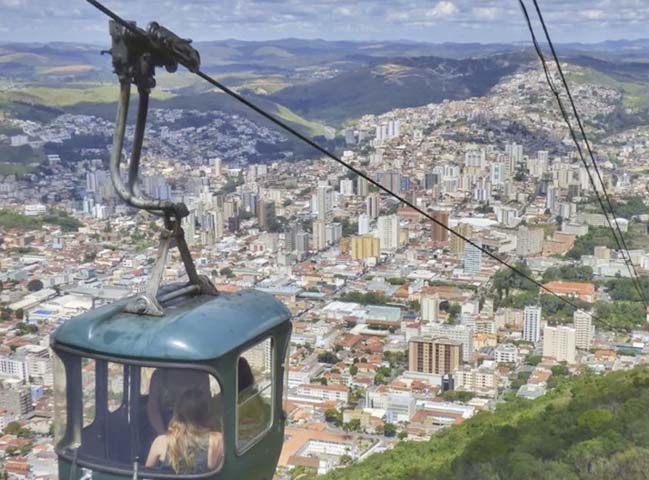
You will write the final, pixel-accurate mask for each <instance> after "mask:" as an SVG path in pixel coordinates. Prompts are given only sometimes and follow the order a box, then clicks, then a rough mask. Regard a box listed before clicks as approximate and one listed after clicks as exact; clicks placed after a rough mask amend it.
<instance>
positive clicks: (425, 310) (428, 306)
mask: <svg viewBox="0 0 649 480" xmlns="http://www.w3.org/2000/svg"><path fill="white" fill-rule="evenodd" d="M421 319H422V320H423V321H424V322H433V323H438V322H439V297H438V296H437V295H426V296H423V297H422V298H421Z"/></svg>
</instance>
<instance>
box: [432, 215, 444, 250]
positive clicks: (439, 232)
mask: <svg viewBox="0 0 649 480" xmlns="http://www.w3.org/2000/svg"><path fill="white" fill-rule="evenodd" d="M433 218H434V219H435V220H437V221H438V222H440V223H441V224H442V225H444V226H445V227H448V212H447V211H442V210H437V211H434V212H433ZM447 241H448V230H446V229H445V228H443V227H442V226H441V225H438V224H437V223H433V242H435V243H446V242H447Z"/></svg>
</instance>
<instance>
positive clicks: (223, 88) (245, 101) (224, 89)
mask: <svg viewBox="0 0 649 480" xmlns="http://www.w3.org/2000/svg"><path fill="white" fill-rule="evenodd" d="M86 1H87V2H88V3H90V4H92V5H93V6H95V7H97V8H98V9H99V10H100V11H102V12H104V13H105V14H106V15H108V16H109V17H110V18H112V19H113V20H115V21H116V22H117V23H119V24H120V25H122V26H123V27H124V28H126V29H128V30H129V31H131V32H133V33H135V34H137V35H138V36H143V34H142V32H141V31H140V30H138V29H137V28H136V27H135V26H134V25H132V24H131V23H129V22H127V21H126V20H124V19H123V18H121V17H120V16H118V15H117V14H115V13H114V12H112V11H110V10H109V9H108V8H106V7H104V6H103V5H102V4H100V3H99V2H98V1H97V0H86ZM192 73H195V74H196V75H197V76H199V77H200V78H202V79H203V80H205V81H206V82H208V83H210V84H211V85H213V86H214V87H216V88H218V89H219V90H221V91H222V92H223V93H225V94H227V95H228V96H230V97H232V98H234V99H235V100H237V101H238V102H240V103H242V104H244V105H246V106H247V107H248V108H250V109H251V110H254V111H255V112H257V113H258V114H259V115H261V116H262V117H264V118H266V119H267V120H269V121H270V122H272V123H274V124H275V125H277V126H278V127H280V128H281V129H282V130H284V131H286V132H288V133H289V134H291V135H292V136H294V137H296V138H297V139H299V140H301V141H302V142H304V143H306V144H307V145H309V146H311V147H312V148H313V149H315V150H317V151H318V152H320V153H322V154H323V155H324V156H326V157H328V158H330V159H332V160H334V161H335V162H336V163H338V164H340V165H342V166H343V167H345V168H347V169H348V170H350V171H352V172H353V173H355V174H356V175H358V176H359V177H361V178H363V179H365V180H366V181H367V182H368V183H370V184H372V185H374V186H375V187H376V188H378V189H379V190H381V191H382V192H384V193H386V194H388V195H389V196H391V197H393V198H394V199H396V200H398V201H399V202H401V203H402V204H404V205H406V206H408V207H410V208H412V209H413V210H414V211H416V212H417V213H419V214H420V215H422V216H423V217H425V218H426V219H428V220H430V221H431V222H433V223H434V224H436V225H438V226H439V227H441V228H443V229H444V230H446V231H447V232H449V233H451V234H453V235H455V236H456V237H458V238H459V239H461V240H462V241H464V242H465V243H468V244H469V245H471V246H473V247H474V248H476V249H478V250H480V251H481V252H482V253H484V254H485V255H487V256H488V257H489V258H491V259H493V260H495V261H496V262H497V263H499V264H501V265H502V266H504V267H506V268H508V269H509V270H511V271H512V272H514V273H515V274H517V275H519V276H520V277H523V278H525V279H526V280H528V281H529V282H531V283H532V284H534V285H535V286H537V287H538V288H539V289H541V290H543V291H545V292H547V293H548V294H550V295H552V296H553V297H555V298H557V299H558V300H560V301H561V302H563V303H565V304H566V305H568V306H570V307H572V308H573V309H575V311H578V310H583V308H582V307H580V306H579V305H577V304H576V303H575V302H573V301H571V300H569V299H568V298H565V297H562V296H561V295H559V294H557V293H556V292H554V291H553V290H551V289H550V288H548V287H546V286H545V285H543V284H542V283H541V282H539V281H538V280H536V279H534V278H533V277H531V276H529V275H527V274H526V273H525V272H523V271H522V270H521V269H520V268H518V267H516V266H514V265H511V264H510V263H508V262H507V261H506V260H504V259H502V258H500V257H499V256H497V255H495V254H493V253H492V252H490V251H489V250H487V249H486V248H484V247H483V246H482V245H480V244H478V243H476V242H474V241H473V240H471V239H469V238H467V237H466V236H465V235H463V234H461V233H460V232H457V231H455V230H454V229H452V228H450V227H449V226H447V225H445V224H444V223H442V222H441V221H439V220H437V219H436V218H435V217H434V216H432V215H431V214H429V213H428V212H426V211H424V210H423V209H421V208H420V207H418V206H416V205H415V204H414V203H412V202H410V201H409V200H407V199H406V198H404V197H402V196H401V195H399V194H398V193H395V192H393V191H391V190H390V189H388V188H386V187H385V186H383V185H382V184H381V183H379V182H378V181H376V180H374V179H373V178H372V177H370V176H369V175H368V174H366V173H364V172H362V171H361V170H359V169H357V168H356V167H354V166H353V165H351V164H350V163H348V162H346V161H344V160H343V159H341V158H339V157H338V156H337V155H335V154H333V153H331V152H330V151H329V150H327V149H326V148H324V147H323V146H321V145H319V144H318V143H317V142H315V141H313V140H311V139H310V138H308V137H306V136H305V135H304V134H302V133H300V132H299V131H297V130H296V129H295V128H293V127H291V126H290V125H288V124H287V123H285V122H284V121H282V120H281V119H279V118H278V117H276V116H275V115H273V114H272V113H269V112H267V111H266V110H264V109H263V108H261V107H259V106H258V105H256V104H255V103H254V102H252V101H250V100H248V99H247V98H245V97H244V96H242V95H240V94H239V93H237V92H235V91H234V90H232V89H231V88H229V87H227V86H225V85H224V84H222V83H221V82H219V81H217V80H215V79H213V78H212V77H210V76H209V75H208V74H206V73H204V72H203V71H201V70H196V71H194V72H192ZM589 315H590V316H591V318H593V319H597V320H599V321H600V322H602V323H604V324H607V325H609V326H610V327H611V328H613V329H615V328H614V327H613V326H611V325H610V324H608V322H605V321H604V320H602V319H600V318H599V317H597V316H596V315H594V313H593V312H589Z"/></svg>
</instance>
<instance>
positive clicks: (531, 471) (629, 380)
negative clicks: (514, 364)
mask: <svg viewBox="0 0 649 480" xmlns="http://www.w3.org/2000/svg"><path fill="white" fill-rule="evenodd" d="M647 411H649V370H648V369H647V368H646V367H645V368H636V369H634V370H631V371H626V372H614V373H610V374H608V375H605V376H596V375H593V374H583V375H581V376H579V377H576V378H571V379H564V380H562V381H560V382H559V385H558V386H557V388H555V389H554V390H553V391H551V392H550V393H549V394H547V395H546V396H545V397H542V398H540V399H538V400H536V401H527V400H521V399H516V400H514V401H513V402H508V403H506V404H502V405H500V406H499V407H498V409H497V411H496V412H495V413H493V414H492V413H480V414H478V415H477V416H475V417H474V418H472V419H471V420H469V421H467V422H465V423H464V424H462V425H460V426H457V427H453V428H451V429H448V430H445V431H444V432H442V433H441V434H439V435H436V436H434V437H433V438H432V439H431V440H430V441H427V442H417V443H415V442H402V443H400V444H398V445H397V446H396V447H395V449H394V450H391V451H388V452H385V453H382V454H376V455H373V456H371V457H369V458H368V459H367V460H366V461H364V462H362V463H360V464H357V465H354V466H351V467H348V468H345V469H341V470H335V471H333V472H332V473H330V474H328V475H326V476H324V477H318V478H322V480H347V479H349V480H382V479H385V480H424V479H426V480H456V479H462V480H497V479H512V480H516V479H526V480H537V479H538V480H546V479H547V480H586V479H588V480H610V479H613V478H620V479H624V480H643V479H646V478H647V477H646V472H647V471H649V416H647V414H646V412H647ZM312 478H313V477H312Z"/></svg>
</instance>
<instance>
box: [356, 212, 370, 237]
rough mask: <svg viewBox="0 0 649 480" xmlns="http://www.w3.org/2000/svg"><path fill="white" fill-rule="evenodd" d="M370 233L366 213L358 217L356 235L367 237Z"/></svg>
mask: <svg viewBox="0 0 649 480" xmlns="http://www.w3.org/2000/svg"><path fill="white" fill-rule="evenodd" d="M368 233H370V217H369V215H367V214H366V213H361V214H360V215H359V216H358V234H359V235H367V234H368Z"/></svg>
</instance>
